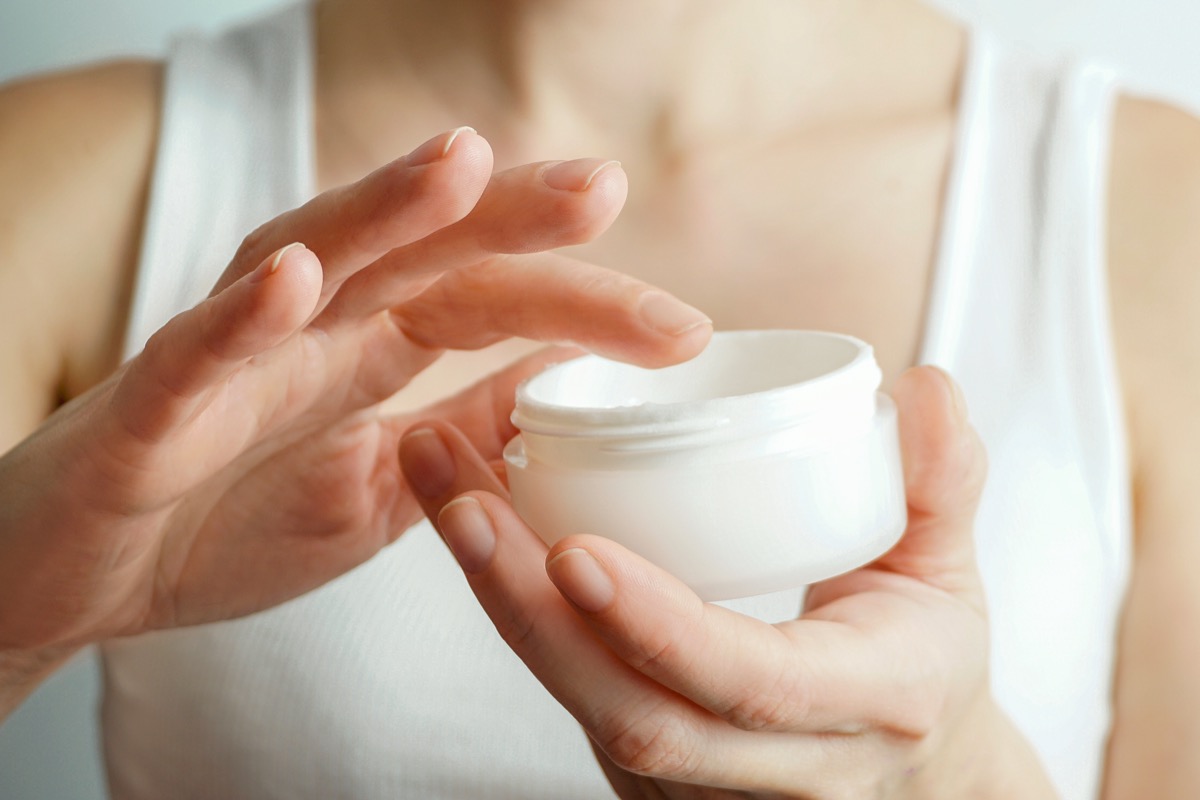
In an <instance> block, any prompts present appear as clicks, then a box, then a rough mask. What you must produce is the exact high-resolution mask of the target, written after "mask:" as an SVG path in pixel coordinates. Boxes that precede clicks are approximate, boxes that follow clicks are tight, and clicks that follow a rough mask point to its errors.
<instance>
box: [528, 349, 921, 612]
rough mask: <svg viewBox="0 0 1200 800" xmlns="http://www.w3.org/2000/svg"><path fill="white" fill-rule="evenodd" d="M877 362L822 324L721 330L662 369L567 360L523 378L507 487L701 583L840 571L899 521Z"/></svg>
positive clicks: (540, 527)
mask: <svg viewBox="0 0 1200 800" xmlns="http://www.w3.org/2000/svg"><path fill="white" fill-rule="evenodd" d="M881 377H882V375H881V373H880V370H879V367H878V365H877V364H876V363H875V357H874V354H873V351H872V349H871V347H870V346H869V345H867V344H865V343H863V342H861V341H859V340H857V339H854V338H852V337H849V336H842V335H839V334H833V333H822V332H816V331H787V330H776V331H738V332H730V333H717V334H715V335H714V336H713V340H712V342H711V343H710V344H709V346H708V347H707V348H706V349H705V351H704V352H703V353H701V354H700V355H699V356H697V357H696V358H694V359H692V360H691V361H688V362H686V363H684V364H679V365H676V366H673V367H667V368H665V369H658V370H647V369H641V368H638V367H633V366H630V365H628V364H621V363H618V362H614V361H608V360H606V359H603V358H600V357H598V356H585V357H583V358H580V359H577V360H574V361H569V362H567V363H564V364H559V365H557V366H555V367H552V368H550V369H548V370H546V371H545V372H543V373H541V374H539V375H537V376H535V377H534V378H531V379H530V380H528V381H526V382H525V383H524V384H522V385H521V387H520V388H519V389H518V390H517V403H516V410H515V411H514V412H513V423H514V424H515V425H516V426H517V428H518V429H520V431H521V434H520V435H519V436H517V437H516V438H515V439H513V441H512V442H510V443H509V445H508V447H507V448H506V449H505V453H504V458H505V464H506V468H507V471H508V481H509V486H510V489H511V491H512V498H513V505H514V506H515V508H516V510H517V512H518V513H519V514H520V515H521V516H522V517H523V518H524V519H525V520H526V522H528V523H529V525H530V526H531V527H532V528H533V529H534V530H535V531H537V532H538V534H539V535H540V536H541V537H542V538H543V539H545V540H546V542H547V543H548V544H553V543H554V542H556V541H558V540H559V539H561V538H563V537H565V536H568V535H571V534H576V533H593V534H597V535H600V536H604V537H607V538H609V539H613V540H614V541H617V542H619V543H620V544H622V545H624V546H625V547H627V548H629V549H630V550H632V551H634V552H636V553H638V554H639V555H641V556H642V557H644V558H646V559H648V560H649V561H651V562H653V563H655V564H657V565H658V566H660V567H662V568H663V569H665V570H667V571H668V572H670V573H672V574H673V575H675V576H676V577H678V578H679V579H680V580H682V581H683V582H685V583H687V584H688V585H689V586H691V587H692V589H694V590H695V591H696V592H697V593H698V594H699V595H700V596H701V597H702V598H704V599H705V600H724V599H730V598H734V597H745V596H749V595H756V594H765V593H767V592H773V591H777V590H781V589H787V588H792V587H796V586H801V585H804V584H807V583H812V582H813V581H818V580H822V579H824V578H829V577H832V576H834V575H837V574H839V573H841V572H845V571H847V570H850V569H853V568H855V567H858V566H861V565H862V564H865V563H867V562H869V561H871V560H872V559H874V558H876V557H878V556H879V555H881V554H883V553H884V552H886V551H887V550H888V549H889V548H890V547H891V546H892V545H893V544H895V542H896V540H897V539H898V538H899V537H900V535H901V533H903V531H904V527H905V524H906V512H905V497H904V480H903V476H902V473H901V465H900V447H899V441H898V435H897V429H896V408H895V406H894V405H893V403H892V401H891V399H890V398H888V397H887V396H886V395H883V394H881V393H879V392H878V388H879V384H880V381H881Z"/></svg>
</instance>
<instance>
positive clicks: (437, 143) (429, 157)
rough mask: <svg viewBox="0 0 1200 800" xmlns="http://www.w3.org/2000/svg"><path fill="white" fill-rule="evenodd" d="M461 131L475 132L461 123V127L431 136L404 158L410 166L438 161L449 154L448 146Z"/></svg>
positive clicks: (451, 145) (450, 145)
mask: <svg viewBox="0 0 1200 800" xmlns="http://www.w3.org/2000/svg"><path fill="white" fill-rule="evenodd" d="M463 131H470V132H471V133H475V132H476V131H475V129H474V128H472V127H470V126H468V125H463V126H462V127H461V128H455V129H454V130H452V131H447V132H446V133H439V134H438V135H437V136H435V137H433V138H432V139H430V140H429V141H427V142H425V143H424V144H423V145H421V146H420V147H418V148H417V149H416V150H413V151H412V152H411V153H409V154H408V158H406V159H405V162H406V163H407V164H408V166H410V167H419V166H422V165H424V164H432V163H433V162H434V161H439V160H441V159H443V158H445V157H446V156H447V154H449V152H450V148H451V147H453V146H454V140H455V139H457V138H458V137H459V134H461V133H462V132H463Z"/></svg>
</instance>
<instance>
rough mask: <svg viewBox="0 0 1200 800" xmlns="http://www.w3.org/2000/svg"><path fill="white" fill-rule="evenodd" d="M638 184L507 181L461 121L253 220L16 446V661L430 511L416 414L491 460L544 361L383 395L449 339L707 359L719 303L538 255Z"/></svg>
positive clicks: (287, 569) (289, 584)
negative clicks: (375, 166)
mask: <svg viewBox="0 0 1200 800" xmlns="http://www.w3.org/2000/svg"><path fill="white" fill-rule="evenodd" d="M625 193H626V182H625V175H624V173H623V172H622V170H621V169H620V167H619V165H617V164H615V163H614V162H602V161H598V160H580V161H571V162H562V163H554V162H550V163H542V164H530V165H525V166H522V167H517V168H515V169H511V170H508V171H505V172H501V173H498V174H496V175H492V154H491V150H490V148H489V147H488V145H487V143H486V142H485V141H484V140H483V138H481V137H480V136H479V135H478V134H476V133H475V132H474V131H472V130H471V129H459V130H458V131H452V132H449V133H446V134H442V135H440V136H438V137H435V138H434V139H432V140H430V141H429V142H427V143H426V144H424V145H422V146H421V147H419V148H417V150H415V151H413V153H411V154H409V155H408V156H405V157H404V158H401V159H399V160H397V161H395V162H393V163H391V164H389V165H387V166H385V167H383V168H381V169H379V170H378V171H376V172H375V173H373V174H371V175H369V176H367V177H366V178H364V179H363V180H362V181H360V182H358V183H356V184H353V185H350V186H346V187H343V188H340V189H336V190H333V191H330V192H327V193H325V194H323V195H321V196H319V197H317V198H316V199H314V200H313V201H311V202H310V203H308V204H306V205H305V206H303V207H301V208H298V209H296V210H294V211H291V212H289V213H287V214H284V215H282V216H280V217H278V218H276V219H275V220H272V221H271V222H269V223H267V224H266V225H264V226H262V227H261V228H259V229H258V230H257V231H255V232H254V233H253V234H251V235H250V236H249V237H247V239H246V240H245V241H244V243H243V244H242V246H241V248H240V249H239V251H238V253H237V254H236V256H235V257H234V259H233V261H232V262H231V264H230V265H229V267H228V269H227V270H226V271H225V273H224V276H223V277H222V279H221V280H220V282H219V283H218V284H217V287H216V288H215V289H214V291H213V294H212V295H211V296H210V297H209V298H208V299H207V300H206V301H204V302H203V303H201V304H200V305H198V306H196V307H195V308H193V309H191V310H189V311H187V312H185V313H182V314H180V315H179V316H177V317H175V318H174V319H173V320H172V321H171V322H170V323H168V324H167V325H166V326H165V327H164V328H163V329H162V330H160V331H159V332H158V333H156V334H155V335H154V336H153V337H151V339H150V341H149V342H148V344H147V345H146V348H145V350H144V351H143V352H142V353H141V354H140V355H138V356H137V357H136V358H134V359H133V360H131V361H130V362H128V363H127V364H126V365H124V366H123V367H122V368H121V369H119V370H118V371H117V372H116V373H115V374H114V375H112V376H111V377H110V378H109V379H108V380H106V381H104V382H103V383H102V384H100V385H99V386H96V387H95V388H94V389H92V390H91V391H89V392H88V393H86V394H85V395H83V396H81V397H79V398H76V399H75V400H73V401H72V402H70V403H68V404H67V405H65V406H64V407H62V408H61V409H60V410H59V411H58V412H56V413H55V414H54V415H52V416H51V417H50V418H49V419H48V420H47V421H46V422H45V424H43V425H42V426H41V428H39V429H38V430H37V431H36V432H35V433H34V434H33V435H32V436H30V437H29V438H28V439H26V440H25V441H23V442H21V443H20V444H19V445H18V446H17V447H16V448H14V449H13V450H12V451H10V452H9V453H7V454H5V455H4V456H3V457H2V458H0V656H5V655H6V653H7V657H8V660H9V662H11V661H12V660H13V654H36V653H39V652H60V651H63V650H69V649H71V648H73V647H77V646H80V645H82V644H86V643H88V642H92V641H97V640H100V639H103V638H106V637H112V636H121V635H129V634H135V633H139V632H142V631H147V630H151V629H158V628H167V627H172V626H179V625H191V624H197V623H204V622H211V621H215V620H221V619H227V618H231V617H236V616H240V615H245V614H249V613H252V612H254V611H258V610H260V609H264V608H267V607H270V606H273V605H275V604H278V603H281V602H283V601H285V600H288V599H290V598H292V597H295V596H297V595H299V594H301V593H303V592H306V591H308V590H310V589H313V588H315V587H317V586H319V585H321V584H322V583H324V582H326V581H328V580H330V579H332V578H334V577H335V576H337V575H339V574H341V573H343V572H345V571H346V570H348V569H350V568H351V567H353V566H355V565H357V564H359V563H361V562H362V561H364V560H366V559H367V558H369V557H370V556H372V555H373V554H374V553H376V552H377V551H378V550H379V549H380V548H381V547H383V546H384V545H386V544H387V543H388V542H390V541H392V540H393V539H395V538H396V537H397V536H398V535H399V534H400V533H401V532H403V531H404V530H405V529H406V528H408V527H409V526H410V525H411V524H413V523H414V522H415V521H416V520H417V519H418V518H419V517H420V515H421V510H420V506H419V505H418V503H417V502H416V500H415V499H414V497H413V495H412V493H411V491H410V490H409V488H408V485H407V484H406V483H405V482H404V479H403V478H402V477H401V474H400V469H399V465H398V459H397V444H398V441H399V438H400V436H401V434H402V433H403V432H404V430H405V429H406V428H407V427H408V426H409V424H410V423H411V422H412V421H413V420H414V419H415V418H417V417H418V416H419V418H421V419H429V418H430V417H431V416H432V417H434V418H440V419H444V420H446V421H448V422H451V423H453V424H454V425H456V426H457V427H459V428H461V429H462V430H464V431H466V432H467V434H468V435H469V436H470V438H471V440H472V443H473V445H474V446H475V447H476V448H478V449H479V451H480V452H482V453H484V454H485V455H489V456H495V455H498V454H499V450H500V448H501V447H502V446H503V444H504V442H505V441H506V440H507V439H508V438H509V437H510V435H511V434H512V432H513V431H512V429H511V428H510V424H509V422H508V420H507V415H508V413H509V411H510V410H511V402H512V399H511V398H512V394H513V388H514V386H515V384H516V382H517V381H519V380H521V379H522V378H523V377H525V376H527V375H528V374H530V372H532V371H533V370H536V369H537V368H538V367H539V366H540V365H542V364H544V363H545V361H546V359H547V358H548V357H547V356H541V357H534V358H531V359H526V360H525V361H524V362H521V363H519V364H517V365H515V366H513V367H510V368H509V369H507V370H506V371H504V372H502V373H500V374H499V375H497V376H494V377H492V378H491V379H489V380H487V381H485V382H483V383H481V384H479V385H477V386H475V387H474V388H472V389H469V390H467V391H466V392H464V393H462V394H460V395H458V396H456V397H454V398H451V399H449V400H445V401H443V402H441V403H439V404H437V405H436V406H434V407H432V408H429V409H423V410H421V411H419V412H416V413H415V414H414V415H412V416H401V417H389V416H387V415H385V414H383V413H381V412H380V410H379V408H378V405H379V403H380V402H381V401H383V400H384V399H386V398H388V397H389V396H391V395H392V394H394V393H395V392H397V391H398V390H400V389H401V388H402V387H403V386H404V385H405V384H406V383H407V382H408V381H409V380H411V379H412V378H413V376H415V375H416V374H417V373H419V372H420V371H421V370H423V369H424V368H425V367H427V366H428V365H429V364H430V363H432V362H433V361H434V360H435V359H436V358H437V357H438V355H439V354H440V353H441V352H443V350H444V349H446V348H454V349H472V348H478V347H482V346H485V345H488V344H491V343H493V342H496V341H499V340H501V339H504V338H507V337H510V336H522V337H527V338H531V339H538V340H543V341H551V342H564V341H569V342H573V343H576V344H579V345H582V346H584V347H586V348H588V349H591V350H595V351H599V352H602V353H605V354H607V355H610V356H613V357H616V358H621V359H624V360H629V361H634V362H637V363H640V364H643V365H647V366H653V365H663V364H667V363H673V362H676V361H680V360H683V359H685V358H688V357H690V356H692V355H694V354H695V353H697V352H698V351H699V350H700V349H701V348H702V347H703V345H704V344H705V342H706V341H707V339H708V336H709V333H710V330H711V324H710V323H709V322H708V320H707V319H706V318H705V317H704V315H702V314H700V313H699V312H697V311H695V310H694V309H691V308H690V307H688V306H685V305H684V304H682V303H680V302H679V301H677V300H675V299H674V298H671V297H670V296H668V295H666V294H665V293H663V292H661V291H659V290H656V289H653V288H652V287H649V286H647V285H645V284H643V283H641V282H639V281H635V280H633V279H631V278H628V277H625V276H623V275H620V274H617V273H614V272H610V271H607V270H602V269H600V268H597V267H592V266H588V265H585V264H582V263H580V262H577V261H574V260H571V259H569V258H566V257H564V256H559V255H552V254H548V253H543V252H540V251H545V250H549V249H551V248H555V247H560V246H564V245H569V244H577V243H580V242H584V241H587V240H590V239H592V238H593V237H595V236H597V235H598V234H599V233H601V232H602V231H603V230H604V229H605V228H607V227H608V226H609V224H611V222H612V221H613V219H614V218H615V216H616V214H617V212H618V211H619V209H620V206H621V204H622V203H623V202H624V198H625ZM300 241H302V242H304V243H305V245H290V243H292V242H300ZM505 254H507V255H505ZM512 254H520V255H512ZM560 357H561V356H560ZM433 477H434V478H436V476H433ZM3 663H5V659H4V658H0V667H2V665H3ZM2 677H3V676H0V678H2ZM0 705H3V704H0Z"/></svg>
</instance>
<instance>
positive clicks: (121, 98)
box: [0, 61, 162, 451]
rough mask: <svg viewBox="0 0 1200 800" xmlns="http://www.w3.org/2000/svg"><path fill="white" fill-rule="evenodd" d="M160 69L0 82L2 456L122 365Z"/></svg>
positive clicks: (127, 67) (118, 67)
mask: <svg viewBox="0 0 1200 800" xmlns="http://www.w3.org/2000/svg"><path fill="white" fill-rule="evenodd" d="M161 73H162V68H161V65H159V64H157V63H155V62H149V61H122V62H113V63H109V64H103V65H99V66H95V67H90V68H86V69H80V70H74V71H69V72H62V73H56V74H50V75H44V76H38V77H35V78H31V79H26V80H22V81H17V82H14V83H10V84H8V85H5V86H0V332H2V335H0V372H2V373H3V374H4V375H5V379H4V380H3V381H0V385H2V386H5V387H7V389H6V390H4V391H2V392H0V409H2V410H3V412H4V414H3V416H4V417H6V418H7V419H6V421H5V422H4V423H3V427H0V451H2V450H4V449H6V447H7V445H8V444H11V443H12V441H13V437H14V435H16V434H19V433H20V432H21V430H19V429H27V428H28V427H29V425H30V423H31V422H34V423H35V422H36V421H37V419H40V417H41V416H42V415H44V413H45V411H46V410H48V406H49V405H51V404H52V403H53V402H54V399H55V394H56V393H58V394H66V395H70V394H74V393H77V392H79V391H82V390H83V389H84V388H86V386H87V385H88V384H90V383H93V382H95V381H96V380H98V379H99V377H100V376H101V375H102V374H103V373H104V372H105V371H107V370H110V369H111V368H112V367H113V366H114V359H115V358H116V353H115V351H114V347H115V346H116V341H117V339H119V329H120V327H121V325H122V324H123V319H124V307H123V306H124V304H125V302H126V298H127V296H128V287H129V283H130V281H131V276H132V269H133V264H134V261H135V259H136V254H137V246H138V235H139V228H140V221H141V217H142V213H143V210H144V205H145V194H146V187H147V184H148V179H149V174H150V170H151V164H152V161H153V151H154V143H155V139H156V135H157V127H158V107H159V94H160V82H161ZM14 420H19V422H17V423H16V425H15V429H10V426H13V421H14Z"/></svg>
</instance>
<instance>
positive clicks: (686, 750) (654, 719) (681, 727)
mask: <svg viewBox="0 0 1200 800" xmlns="http://www.w3.org/2000/svg"><path fill="white" fill-rule="evenodd" d="M598 743H599V744H600V748H601V749H602V750H603V751H604V752H605V754H606V755H608V757H609V758H610V759H612V761H613V763H614V764H616V765H617V766H618V767H620V768H621V769H623V770H626V771H627V772H632V773H635V774H637V775H646V776H653V777H657V778H665V779H668V780H686V779H687V778H688V777H690V776H691V775H692V774H694V773H695V771H696V764H697V751H696V747H695V736H694V734H693V732H692V731H691V730H689V726H688V725H687V724H686V723H685V722H684V721H683V720H682V719H680V718H679V717H678V716H677V715H675V714H671V713H665V712H663V711H661V710H659V709H656V710H654V711H652V712H650V713H648V714H645V715H643V716H642V717H640V718H638V719H637V720H635V721H634V722H633V723H631V724H628V725H626V726H623V727H621V728H619V729H618V730H617V731H616V732H615V733H614V734H613V735H610V736H608V737H607V738H605V739H603V740H601V741H600V742H598Z"/></svg>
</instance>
